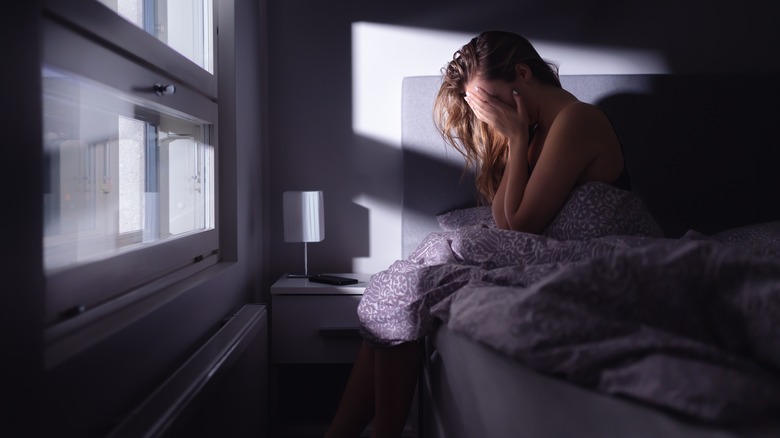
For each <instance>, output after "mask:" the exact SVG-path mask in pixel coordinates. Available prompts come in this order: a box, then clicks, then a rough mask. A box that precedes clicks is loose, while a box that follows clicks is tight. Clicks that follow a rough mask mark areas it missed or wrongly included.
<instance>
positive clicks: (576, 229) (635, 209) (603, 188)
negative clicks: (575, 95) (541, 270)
mask: <svg viewBox="0 0 780 438" xmlns="http://www.w3.org/2000/svg"><path fill="white" fill-rule="evenodd" d="M436 220H437V222H438V223H439V227H441V229H442V230H444V231H454V230H457V229H459V228H463V227H470V226H475V225H479V226H485V227H488V228H496V222H495V220H493V213H492V211H491V209H490V207H489V206H482V207H471V208H463V209H458V210H452V211H449V212H447V213H443V214H440V215H438V216H436ZM542 234H543V235H545V236H548V237H552V238H554V239H558V240H581V239H590V238H594V237H601V236H614V235H633V236H652V237H663V232H662V231H661V228H660V227H659V226H658V224H657V223H656V222H655V220H654V219H653V217H652V216H650V213H649V212H648V211H647V209H646V208H645V206H644V203H643V202H642V200H641V199H639V197H638V196H637V195H636V194H634V193H633V192H630V191H626V190H621V189H618V188H616V187H614V186H612V185H610V184H606V183H600V182H588V183H584V184H580V185H578V186H576V187H575V188H574V189H573V190H572V192H571V194H569V197H568V198H567V199H566V201H565V202H564V204H563V206H562V207H561V210H560V211H559V212H558V214H557V215H556V216H555V217H554V218H553V220H552V221H551V222H550V224H549V225H548V226H547V228H545V229H544V231H543V232H542Z"/></svg>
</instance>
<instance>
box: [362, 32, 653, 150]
mask: <svg viewBox="0 0 780 438" xmlns="http://www.w3.org/2000/svg"><path fill="white" fill-rule="evenodd" d="M472 37H474V34H470V33H463V32H445V31H438V30H430V29H419V28H413V27H404V26H394V25H388V24H378V23H367V22H357V23H353V24H352V111H353V112H352V128H353V130H354V132H355V133H356V134H359V135H363V136H365V137H367V138H370V139H373V140H376V141H379V142H381V143H384V144H387V145H389V146H395V147H399V148H400V144H401V80H402V79H403V78H404V77H406V76H422V75H438V74H440V73H441V68H442V67H443V66H444V65H445V64H446V63H447V62H448V61H449V60H451V59H452V55H453V53H455V51H456V50H458V49H459V48H460V47H462V46H463V45H464V44H465V43H467V42H468V41H469V40H470V39H471V38H472ZM530 39H531V42H532V43H533V45H534V47H536V49H537V51H538V52H539V53H540V54H541V55H542V57H544V58H545V59H547V60H549V61H553V62H555V63H557V64H558V66H559V68H560V73H561V74H566V75H575V74H659V73H667V72H668V68H667V65H666V61H665V60H664V57H663V55H662V54H658V53H654V52H651V51H644V50H634V49H626V48H611V47H591V46H583V45H576V44H559V43H553V42H549V41H539V40H535V39H533V38H530Z"/></svg>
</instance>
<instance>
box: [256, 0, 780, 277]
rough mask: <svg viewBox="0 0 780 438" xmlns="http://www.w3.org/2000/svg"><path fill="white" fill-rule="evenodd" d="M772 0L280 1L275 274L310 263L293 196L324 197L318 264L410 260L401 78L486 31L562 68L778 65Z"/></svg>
mask: <svg viewBox="0 0 780 438" xmlns="http://www.w3.org/2000/svg"><path fill="white" fill-rule="evenodd" d="M764 3H765V2H764ZM767 8H768V6H766V5H762V4H761V2H758V1H749V2H742V3H740V4H739V6H737V5H736V4H735V3H732V2H726V1H725V0H719V1H715V2H711V1H687V2H685V1H684V2H678V1H672V0H661V1H660V2H625V1H618V0H610V1H589V2H579V1H574V0H565V1H542V0H530V1H499V0H486V1H480V2H471V1H465V0H459V1H458V0H455V1H443V0H432V1H426V2H414V1H411V0H400V1H394V2H364V1H359V0H351V1H340V2H321V1H317V0H284V1H281V0H280V1H273V2H271V3H270V5H269V32H270V35H269V39H270V42H271V51H270V61H269V62H270V69H271V70H270V81H271V83H272V84H273V86H272V87H271V90H270V94H269V98H270V107H271V108H272V111H271V112H270V119H269V121H270V127H271V129H270V142H271V156H270V163H271V183H270V193H269V198H268V199H269V203H270V212H271V217H270V224H271V236H270V246H271V253H272V254H273V258H272V260H271V262H270V263H271V265H270V275H271V278H275V277H277V276H279V275H281V274H282V273H284V272H290V271H301V270H302V269H303V268H302V266H303V247H302V244H293V243H285V242H284V241H283V238H282V231H281V230H282V217H281V208H280V207H281V197H282V192H283V191H285V190H311V189H319V190H324V191H325V228H326V231H325V240H324V241H323V242H320V243H313V244H310V245H309V266H310V270H312V271H318V272H350V271H355V272H376V271H377V270H381V269H384V268H386V267H387V266H388V265H389V264H390V263H392V261H394V260H395V259H397V258H399V257H400V254H401V249H400V248H401V243H400V239H401V233H400V227H401V219H400V210H399V208H400V207H399V206H400V203H401V201H402V198H401V186H400V181H401V180H400V178H401V175H400V152H399V145H400V79H401V78H402V77H403V76H407V75H436V74H438V73H439V69H440V68H441V67H442V66H443V65H444V63H445V62H446V61H448V60H449V59H451V56H452V53H453V52H454V51H455V50H456V49H458V48H459V47H460V46H461V45H463V44H464V43H466V42H467V41H468V39H469V38H470V37H471V36H473V35H475V34H477V33H478V32H479V31H481V30H485V29H503V30H511V31H515V32H518V33H521V34H523V35H525V36H526V37H528V38H529V39H530V40H531V41H532V42H533V43H534V44H535V45H536V46H537V49H538V50H539V51H540V53H541V54H542V56H543V57H545V58H549V59H551V60H554V61H556V62H557V63H559V65H560V68H561V73H562V74H585V73H600V74H625V73H665V72H674V73H692V72H712V73H723V72H729V71H731V72H734V71H741V70H743V69H748V70H753V71H766V70H775V71H776V70H778V69H779V68H780V58H778V57H775V56H773V53H774V52H775V51H776V47H777V46H778V43H780V34H779V33H778V31H777V30H775V29H776V26H775V25H774V23H772V22H771V18H770V17H772V14H770V13H768V11H767ZM713 91H714V92H715V91H716V90H713Z"/></svg>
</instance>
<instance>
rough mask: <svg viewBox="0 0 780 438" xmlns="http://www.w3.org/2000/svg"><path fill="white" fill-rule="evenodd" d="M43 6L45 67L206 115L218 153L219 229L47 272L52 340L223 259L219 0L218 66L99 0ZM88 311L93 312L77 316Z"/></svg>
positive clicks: (52, 0) (53, 1)
mask: <svg viewBox="0 0 780 438" xmlns="http://www.w3.org/2000/svg"><path fill="white" fill-rule="evenodd" d="M43 6H44V9H43V11H44V19H43V20H42V26H41V35H42V38H43V44H42V62H43V65H42V67H44V66H45V67H51V68H55V69H59V70H62V71H65V72H69V73H73V74H77V75H79V76H82V77H84V78H86V79H90V80H94V81H97V82H100V83H102V84H105V85H107V86H109V87H112V88H114V89H116V90H118V91H120V92H122V93H125V94H128V95H131V96H133V97H138V98H140V99H143V100H144V101H145V102H149V103H150V104H151V105H152V106H154V105H159V107H160V108H164V109H165V111H167V112H170V111H171V110H173V111H174V112H179V113H181V114H187V115H190V116H192V117H195V118H197V119H201V120H204V121H206V122H207V123H208V124H209V126H210V133H209V137H210V141H209V143H210V145H211V146H213V147H214V156H215V158H214V192H213V196H214V228H213V229H208V230H205V231H199V232H196V233H191V234H187V235H184V236H180V237H179V236H177V237H171V238H168V239H166V240H164V241H160V242H158V243H155V244H154V245H150V246H148V247H143V248H140V249H131V250H127V251H123V250H120V251H119V252H117V253H116V254H115V255H112V256H110V257H108V258H106V259H103V260H99V261H95V262H89V263H84V264H80V265H77V266H74V267H67V268H63V269H60V270H55V271H52V272H49V273H47V275H46V300H45V301H46V306H45V313H44V323H45V325H46V326H47V327H48V328H49V329H48V333H47V338H48V341H49V342H52V341H54V340H56V338H59V337H61V336H63V335H64V334H67V332H70V331H72V330H74V329H75V328H77V327H80V326H82V325H83V324H86V323H88V322H89V321H91V320H94V319H95V318H96V316H97V314H104V313H106V312H109V311H115V310H116V308H117V307H118V306H125V305H127V304H129V303H130V302H133V301H137V300H139V299H141V298H143V297H145V296H148V295H150V294H153V293H154V292H155V290H159V289H160V288H161V287H163V286H164V285H166V284H170V283H171V282H173V281H179V280H181V279H182V278H187V277H189V276H191V275H194V274H196V273H198V272H200V271H202V270H204V269H206V268H208V267H210V266H213V265H215V264H216V263H217V262H219V261H220V254H219V243H220V233H219V227H220V214H219V211H220V208H219V205H220V202H219V185H220V176H219V175H220V174H219V159H220V158H219V156H220V153H219V145H218V143H219V141H218V139H219V127H218V118H219V110H218V109H219V108H218V101H217V82H218V78H217V74H218V70H219V69H218V62H217V60H218V59H219V57H218V54H217V46H218V45H217V41H218V40H217V38H218V36H217V23H218V17H217V11H218V8H217V2H216V1H215V2H213V5H212V6H213V9H214V10H213V17H214V21H213V29H212V34H213V35H214V42H213V48H214V55H213V56H214V60H215V62H214V74H211V73H209V72H208V71H206V70H204V69H202V68H201V67H200V66H198V65H197V64H195V63H194V62H192V61H190V60H189V59H187V58H186V57H184V56H183V55H181V54H180V53H178V52H177V51H175V50H174V49H172V48H170V47H168V46H167V45H166V44H165V43H163V42H161V41H159V40H158V39H157V38H156V37H154V36H152V35H149V34H148V33H146V32H145V31H144V30H143V29H140V28H138V27H136V26H135V25H133V24H132V23H130V22H128V21H127V20H125V19H124V18H122V17H121V16H119V15H118V14H116V13H115V12H114V11H111V10H110V9H109V8H108V7H106V6H104V5H103V4H101V3H99V2H98V1H97V0H70V1H67V2H63V1H62V0H44V2H43ZM137 54H143V56H140V55H137ZM86 59H97V60H99V61H98V62H92V63H89V62H84V61H85V60H86ZM155 83H164V84H174V85H175V86H176V93H175V94H173V95H166V96H157V95H156V94H155V93H154V92H153V88H152V86H153V85H154V84H155ZM155 285H156V286H155ZM120 298H121V299H120ZM95 310H97V311H95ZM88 312H91V315H90V316H89V317H81V318H75V317H78V316H82V315H85V314H86V313H88ZM76 319H78V321H76Z"/></svg>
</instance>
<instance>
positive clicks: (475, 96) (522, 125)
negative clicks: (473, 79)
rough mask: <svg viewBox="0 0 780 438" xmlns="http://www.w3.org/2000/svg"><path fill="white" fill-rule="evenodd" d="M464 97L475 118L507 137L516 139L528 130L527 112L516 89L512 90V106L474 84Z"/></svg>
mask: <svg viewBox="0 0 780 438" xmlns="http://www.w3.org/2000/svg"><path fill="white" fill-rule="evenodd" d="M465 99H466V102H467V103H468V104H469V107H470V108H471V110H472V111H474V115H475V116H477V119H479V120H481V121H483V122H485V123H487V124H488V125H489V126H490V127H491V128H493V129H495V130H496V132H498V133H500V134H501V135H503V136H504V137H506V138H507V139H510V140H511V139H516V138H519V137H520V136H521V135H523V133H527V132H528V124H529V120H528V112H527V110H526V107H525V104H524V103H523V99H522V97H520V95H519V94H518V93H517V91H515V90H512V99H513V101H514V107H513V106H512V105H510V104H508V103H506V102H504V101H502V100H501V99H499V98H497V97H495V96H492V95H490V94H489V93H487V92H486V91H485V90H484V89H483V88H480V87H476V86H475V87H472V88H471V90H469V91H467V92H466V97H465ZM510 143H512V142H510Z"/></svg>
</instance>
